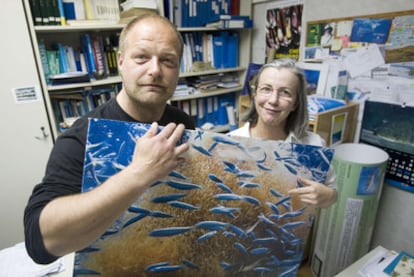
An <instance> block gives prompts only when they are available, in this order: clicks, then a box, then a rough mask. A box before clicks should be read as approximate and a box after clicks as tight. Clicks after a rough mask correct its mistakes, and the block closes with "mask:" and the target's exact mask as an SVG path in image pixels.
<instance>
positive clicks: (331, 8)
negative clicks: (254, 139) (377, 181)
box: [252, 0, 414, 254]
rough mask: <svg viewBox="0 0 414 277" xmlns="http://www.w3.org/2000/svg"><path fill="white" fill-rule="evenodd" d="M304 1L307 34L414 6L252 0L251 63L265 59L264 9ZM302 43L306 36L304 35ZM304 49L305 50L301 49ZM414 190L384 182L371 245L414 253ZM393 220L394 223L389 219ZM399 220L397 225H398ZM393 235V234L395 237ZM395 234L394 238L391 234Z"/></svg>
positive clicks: (383, 0) (380, 0)
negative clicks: (343, 20)
mask: <svg viewBox="0 0 414 277" xmlns="http://www.w3.org/2000/svg"><path fill="white" fill-rule="evenodd" d="M299 3H303V5H304V8H303V18H302V23H303V28H304V29H303V32H302V33H303V34H306V22H307V21H314V20H322V19H329V18H338V17H352V16H358V15H369V14H376V13H388V12H397V11H405V10H412V9H414V5H413V3H414V1H413V0H392V1H389V0H347V1H332V0H283V1H262V0H256V1H253V19H254V31H253V35H252V62H255V63H263V62H264V61H265V28H264V26H265V21H266V16H265V12H266V10H267V9H270V8H274V7H283V5H285V4H287V6H290V5H294V4H299ZM301 39H302V43H301V44H302V45H304V43H303V41H304V39H305V36H302V38H301ZM301 52H303V51H301ZM411 207H414V193H410V192H406V191H403V190H400V189H396V188H394V187H389V185H387V184H385V188H384V190H383V193H382V197H381V200H380V204H379V208H378V217H377V221H376V225H375V229H374V231H373V240H372V242H371V248H374V247H375V246H376V245H383V246H384V247H387V248H389V249H394V250H396V251H402V250H404V251H407V252H409V253H411V254H414V241H413V239H414V237H413V235H412V231H409V230H412V226H413V225H414V222H413V218H414V217H412V216H410V215H409V213H410V211H411ZM391 219H393V220H394V222H391V221H390V220H391ZM396 219H398V220H397V222H398V223H397V224H395V223H396V222H395V221H396ZM392 234H394V236H392ZM391 236H392V237H391Z"/></svg>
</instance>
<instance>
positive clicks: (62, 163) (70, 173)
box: [24, 98, 195, 263]
mask: <svg viewBox="0 0 414 277" xmlns="http://www.w3.org/2000/svg"><path fill="white" fill-rule="evenodd" d="M88 118H104V119H112V120H120V121H127V122H136V120H134V119H133V118H132V117H130V116H129V115H128V114H127V113H125V112H124V111H123V110H122V109H121V107H120V106H119V105H118V102H117V101H116V99H115V98H113V99H111V100H109V101H108V102H107V103H105V104H103V105H101V106H99V107H98V108H96V109H95V110H93V111H91V112H90V113H89V114H87V115H86V116H84V117H81V118H80V119H78V120H77V121H76V122H75V123H74V124H73V126H72V127H71V128H70V129H69V130H67V131H66V132H64V133H63V134H62V135H60V136H59V137H58V139H57V140H56V143H55V145H54V147H53V149H52V152H51V154H50V157H49V161H48V163H47V167H46V173H45V176H44V177H43V180H42V182H41V183H40V184H38V185H37V186H35V188H34V189H33V192H32V195H31V197H30V199H29V201H28V204H27V206H26V209H25V212H24V229H25V230H24V231H25V243H26V248H27V251H28V253H29V255H30V256H31V257H32V259H33V260H34V261H36V262H37V263H50V262H52V261H54V260H56V259H57V257H55V256H53V255H51V254H50V253H48V252H47V250H46V249H45V246H44V244H43V239H42V236H41V233H40V227H39V216H40V212H41V211H42V209H43V208H44V207H45V206H46V204H47V203H49V202H50V201H51V200H53V199H54V198H57V197H59V196H64V195H69V194H74V193H80V192H81V185H82V173H83V161H84V155H85V143H86V135H87V129H88ZM170 122H175V123H183V124H184V125H185V127H186V129H194V128H195V126H194V122H193V121H192V119H191V118H190V117H189V116H188V115H187V114H185V113H184V112H182V111H181V110H179V109H178V108H176V107H173V106H170V105H167V106H166V109H165V111H164V114H163V116H162V118H161V120H159V121H158V124H159V125H160V126H165V125H167V124H168V123H170ZM148 123H151V122H148Z"/></svg>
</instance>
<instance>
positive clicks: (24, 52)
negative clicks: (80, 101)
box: [0, 1, 53, 249]
mask: <svg viewBox="0 0 414 277" xmlns="http://www.w3.org/2000/svg"><path fill="white" fill-rule="evenodd" d="M0 28H1V38H2V43H0V60H1V61H2V66H1V67H0V76H1V77H0V78H1V82H0V92H1V101H0V111H1V112H2V116H1V117H0V126H1V136H0V154H1V155H0V172H1V178H2V179H1V183H0V224H1V228H0V249H2V248H5V247H9V246H12V245H14V244H15V243H17V242H20V241H22V240H23V238H24V236H23V210H24V207H25V205H26V202H27V200H28V198H29V196H30V193H31V191H32V189H33V186H34V185H35V184H36V183H37V182H39V181H40V180H41V178H42V175H43V173H44V168H45V164H46V161H47V158H48V155H49V152H50V149H51V148H52V144H53V143H52V140H51V136H50V128H49V122H48V119H47V116H46V108H45V106H44V103H43V98H42V95H41V94H39V95H38V97H37V99H35V100H34V101H33V102H29V101H27V102H26V101H18V102H16V101H15V98H14V94H13V89H14V88H26V87H39V86H40V83H39V78H38V75H37V70H36V63H35V59H34V56H33V50H32V46H31V43H30V37H29V32H28V29H27V26H26V19H25V14H24V10H23V5H22V2H21V1H3V2H2V7H1V9H0ZM41 127H44V128H45V129H44V130H45V133H46V134H49V136H48V137H46V138H44V137H43V134H42V132H41V130H40V128H41ZM36 137H38V138H36Z"/></svg>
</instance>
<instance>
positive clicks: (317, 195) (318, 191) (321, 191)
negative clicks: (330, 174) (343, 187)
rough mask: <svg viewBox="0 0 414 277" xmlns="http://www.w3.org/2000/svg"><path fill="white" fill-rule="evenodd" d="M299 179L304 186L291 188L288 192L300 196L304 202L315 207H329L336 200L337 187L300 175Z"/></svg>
mask: <svg viewBox="0 0 414 277" xmlns="http://www.w3.org/2000/svg"><path fill="white" fill-rule="evenodd" d="M299 181H300V182H301V183H302V184H303V187H300V188H294V189H291V190H289V191H288V193H289V194H290V195H292V196H293V195H296V196H298V197H299V199H300V200H301V201H302V202H303V203H304V204H308V205H309V206H313V207H315V208H328V207H329V206H331V205H332V204H333V203H335V202H336V198H337V191H336V189H333V188H330V187H328V186H326V185H323V184H320V183H318V182H315V181H311V180H308V179H304V178H302V177H299Z"/></svg>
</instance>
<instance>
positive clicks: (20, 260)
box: [0, 242, 65, 277]
mask: <svg viewBox="0 0 414 277" xmlns="http://www.w3.org/2000/svg"><path fill="white" fill-rule="evenodd" d="M64 269H65V268H64V264H63V258H59V259H58V260H56V261H55V262H53V263H51V264H48V265H41V264H36V263H35V262H34V261H33V260H32V259H31V258H30V257H29V255H28V254H27V251H26V246H25V244H24V242H21V243H18V244H16V245H14V246H13V247H9V248H6V249H3V250H1V251H0V276H2V277H13V276H30V277H41V276H48V275H49V274H52V273H58V272H61V271H63V270H64Z"/></svg>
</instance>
